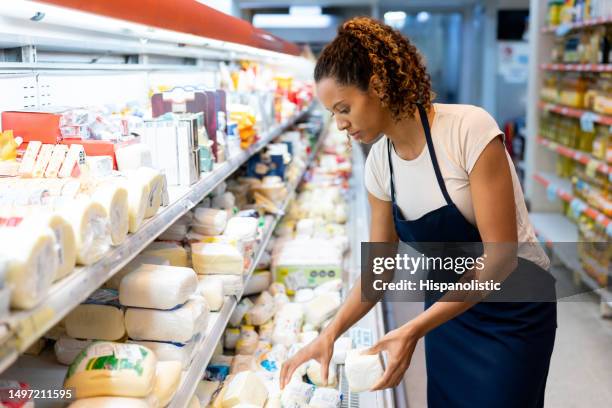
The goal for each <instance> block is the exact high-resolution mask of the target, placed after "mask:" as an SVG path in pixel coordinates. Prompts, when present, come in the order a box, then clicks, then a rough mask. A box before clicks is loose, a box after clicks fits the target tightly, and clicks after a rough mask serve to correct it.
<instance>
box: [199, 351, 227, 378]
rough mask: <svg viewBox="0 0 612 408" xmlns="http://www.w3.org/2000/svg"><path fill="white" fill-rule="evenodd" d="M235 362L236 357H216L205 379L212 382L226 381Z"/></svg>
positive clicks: (207, 369)
mask: <svg viewBox="0 0 612 408" xmlns="http://www.w3.org/2000/svg"><path fill="white" fill-rule="evenodd" d="M233 362H234V357H232V356H224V355H215V356H213V358H212V359H211V360H210V363H209V364H208V366H206V371H205V372H204V379H206V380H210V381H225V380H226V379H227V377H228V376H229V373H230V367H231V365H232V364H233Z"/></svg>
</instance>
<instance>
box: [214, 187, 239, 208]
mask: <svg viewBox="0 0 612 408" xmlns="http://www.w3.org/2000/svg"><path fill="white" fill-rule="evenodd" d="M235 205H236V197H234V194H232V193H231V192H229V191H227V192H225V193H223V194H220V195H216V196H214V197H213V199H212V206H213V207H215V208H222V209H224V210H229V209H232V208H233V207H234V206H235Z"/></svg>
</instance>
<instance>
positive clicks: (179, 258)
mask: <svg viewBox="0 0 612 408" xmlns="http://www.w3.org/2000/svg"><path fill="white" fill-rule="evenodd" d="M142 255H151V256H157V257H160V258H165V259H167V260H168V263H169V264H170V265H172V266H184V267H188V266H191V265H190V262H189V255H188V254H187V250H186V249H185V247H183V246H182V245H179V244H177V243H175V242H162V241H154V242H152V243H151V245H149V246H148V247H147V248H146V249H145V250H144V251H143V252H142Z"/></svg>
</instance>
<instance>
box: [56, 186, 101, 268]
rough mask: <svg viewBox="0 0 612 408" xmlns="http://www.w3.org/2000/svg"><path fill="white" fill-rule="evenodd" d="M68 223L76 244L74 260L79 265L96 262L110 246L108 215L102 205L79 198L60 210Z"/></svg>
mask: <svg viewBox="0 0 612 408" xmlns="http://www.w3.org/2000/svg"><path fill="white" fill-rule="evenodd" d="M60 212H61V214H62V215H63V216H64V218H66V219H67V220H68V222H70V224H71V225H72V230H73V231H74V237H75V242H76V250H77V253H76V255H77V257H76V260H77V262H78V263H79V264H81V265H91V264H93V263H95V262H98V261H99V260H100V259H102V257H103V256H104V254H105V253H106V252H107V251H108V250H109V248H110V244H111V236H110V225H109V222H108V213H107V212H106V209H105V208H104V207H103V206H102V204H100V203H97V202H94V201H91V200H88V199H85V198H80V199H77V200H74V201H72V202H70V204H68V205H66V206H63V207H62V208H61V211H60Z"/></svg>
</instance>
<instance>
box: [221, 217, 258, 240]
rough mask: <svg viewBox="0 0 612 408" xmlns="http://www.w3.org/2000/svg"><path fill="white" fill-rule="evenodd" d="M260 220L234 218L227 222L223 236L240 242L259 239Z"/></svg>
mask: <svg viewBox="0 0 612 408" xmlns="http://www.w3.org/2000/svg"><path fill="white" fill-rule="evenodd" d="M258 225H259V220H258V219H257V218H253V217H232V218H230V219H229V221H228V222H227V225H226V227H225V231H224V232H223V235H226V236H228V237H232V238H237V239H240V240H245V241H249V240H254V239H255V238H257V227H258Z"/></svg>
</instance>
